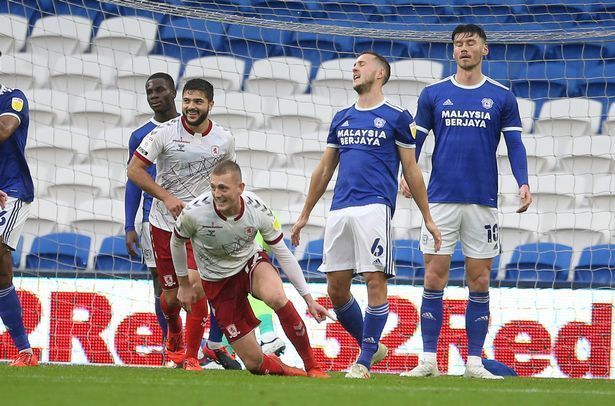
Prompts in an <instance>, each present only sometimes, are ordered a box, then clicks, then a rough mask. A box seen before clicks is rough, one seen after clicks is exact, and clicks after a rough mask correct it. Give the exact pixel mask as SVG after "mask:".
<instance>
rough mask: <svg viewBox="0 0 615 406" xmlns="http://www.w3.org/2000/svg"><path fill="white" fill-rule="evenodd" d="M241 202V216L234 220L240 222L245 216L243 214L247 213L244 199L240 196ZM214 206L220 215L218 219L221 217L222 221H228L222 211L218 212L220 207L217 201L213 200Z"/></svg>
mask: <svg viewBox="0 0 615 406" xmlns="http://www.w3.org/2000/svg"><path fill="white" fill-rule="evenodd" d="M239 200H241V209H240V210H239V214H238V215H237V216H236V217H234V218H233V220H235V221H239V219H240V218H241V216H243V212H244V211H245V208H246V205H245V203H244V202H243V197H241V196H239ZM213 205H214V211H215V212H216V214H217V215H218V217H220V218H221V219H222V220H224V221H226V220H227V218H226V216H225V215H224V214H222V212H221V211H220V210H218V207H217V206H216V201H215V200H213Z"/></svg>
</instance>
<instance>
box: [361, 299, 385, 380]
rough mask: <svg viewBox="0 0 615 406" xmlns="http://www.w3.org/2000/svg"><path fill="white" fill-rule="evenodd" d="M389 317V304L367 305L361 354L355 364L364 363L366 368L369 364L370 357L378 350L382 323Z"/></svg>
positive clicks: (382, 328) (382, 327)
mask: <svg viewBox="0 0 615 406" xmlns="http://www.w3.org/2000/svg"><path fill="white" fill-rule="evenodd" d="M388 317H389V304H388V303H384V304H382V305H380V306H374V307H372V306H367V309H366V310H365V322H364V324H363V342H362V344H361V354H360V355H359V359H358V360H357V364H361V365H364V366H365V367H367V369H369V368H370V366H371V361H372V357H373V356H374V353H375V352H376V351H377V350H378V342H379V341H380V336H381V335H382V330H384V325H385V324H386V322H387V318H388Z"/></svg>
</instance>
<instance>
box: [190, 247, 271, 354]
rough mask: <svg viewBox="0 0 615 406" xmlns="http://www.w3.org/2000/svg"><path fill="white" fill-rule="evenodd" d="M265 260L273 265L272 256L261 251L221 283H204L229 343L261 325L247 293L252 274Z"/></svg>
mask: <svg viewBox="0 0 615 406" xmlns="http://www.w3.org/2000/svg"><path fill="white" fill-rule="evenodd" d="M263 261H266V262H268V263H269V264H271V259H269V256H267V254H266V253H265V252H264V251H259V252H257V253H256V254H255V255H254V256H253V257H252V258H250V260H249V261H248V262H247V263H246V265H245V266H244V267H243V268H242V269H241V271H239V272H238V273H236V274H235V275H233V276H231V277H228V278H225V279H220V280H218V281H202V283H203V289H204V290H205V295H206V296H207V299H208V300H209V305H210V306H211V308H212V312H213V313H214V316H215V317H216V320H217V321H218V325H219V326H220V328H221V329H222V331H223V332H224V335H225V336H226V338H227V339H228V341H229V343H232V342H234V341H237V340H239V339H240V338H241V337H243V336H245V335H246V334H249V333H250V332H251V331H252V330H254V329H255V328H256V327H258V325H259V324H260V323H261V322H260V320H259V319H258V318H257V317H256V316H255V315H254V312H253V311H252V307H251V306H250V302H249V300H248V293H251V292H252V273H253V272H254V269H256V266H257V265H258V264H260V263H261V262H263ZM272 266H273V265H272Z"/></svg>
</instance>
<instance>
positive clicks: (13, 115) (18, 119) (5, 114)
mask: <svg viewBox="0 0 615 406" xmlns="http://www.w3.org/2000/svg"><path fill="white" fill-rule="evenodd" d="M2 116H12V117H15V118H16V119H17V121H19V124H21V118H19V116H18V115H17V114H15V113H10V112H8V113H2V114H0V117H2Z"/></svg>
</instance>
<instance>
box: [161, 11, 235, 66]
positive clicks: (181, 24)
mask: <svg viewBox="0 0 615 406" xmlns="http://www.w3.org/2000/svg"><path fill="white" fill-rule="evenodd" d="M158 39H159V41H158V43H157V47H156V51H155V53H157V54H162V55H164V56H171V57H173V58H177V59H179V60H180V61H182V63H186V62H188V61H190V60H192V59H195V58H200V57H202V56H206V55H214V54H217V53H218V52H220V51H224V50H225V49H226V28H225V25H224V24H222V23H219V22H217V21H207V20H203V19H200V18H186V17H171V19H170V20H169V21H168V23H167V24H163V25H161V26H160V30H159V34H158Z"/></svg>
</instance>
